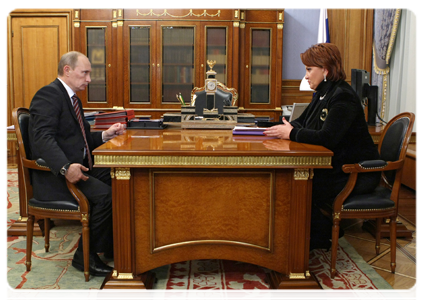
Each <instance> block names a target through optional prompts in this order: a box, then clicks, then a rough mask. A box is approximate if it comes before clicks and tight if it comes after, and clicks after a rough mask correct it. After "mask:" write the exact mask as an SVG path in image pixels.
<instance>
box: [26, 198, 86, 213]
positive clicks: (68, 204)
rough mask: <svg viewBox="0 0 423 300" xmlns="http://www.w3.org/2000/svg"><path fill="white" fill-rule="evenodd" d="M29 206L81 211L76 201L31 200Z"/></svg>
mask: <svg viewBox="0 0 423 300" xmlns="http://www.w3.org/2000/svg"><path fill="white" fill-rule="evenodd" d="M28 205H29V206H33V207H37V208H44V209H52V210H74V211H79V205H78V202H76V201H64V200H37V199H35V198H31V199H30V200H29V202H28Z"/></svg>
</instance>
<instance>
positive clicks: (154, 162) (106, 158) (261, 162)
mask: <svg viewBox="0 0 423 300" xmlns="http://www.w3.org/2000/svg"><path fill="white" fill-rule="evenodd" d="M94 161H95V164H96V165H101V166H107V165H114V166H128V165H130V166H133V167H134V166H236V167H284V166H290V167H292V166H299V167H300V166H327V167H330V166H331V157H319V156H316V157H309V156H170V155H167V156H148V155H146V156H144V155H143V156H129V155H122V156H121V155H95V156H94Z"/></svg>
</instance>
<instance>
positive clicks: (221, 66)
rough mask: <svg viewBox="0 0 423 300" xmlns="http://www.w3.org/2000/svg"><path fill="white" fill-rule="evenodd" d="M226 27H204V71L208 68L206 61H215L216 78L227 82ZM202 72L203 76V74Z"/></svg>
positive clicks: (224, 82)
mask: <svg viewBox="0 0 423 300" xmlns="http://www.w3.org/2000/svg"><path fill="white" fill-rule="evenodd" d="M227 40H228V39H227V28H226V27H208V26H207V27H206V61H205V62H204V66H205V70H204V71H205V72H206V71H208V70H209V66H208V65H207V61H208V60H210V61H215V62H216V65H215V66H214V67H213V70H214V71H216V73H217V74H216V79H217V80H218V81H219V82H221V83H223V84H225V85H226V84H227V57H228V48H227ZM205 72H204V76H205Z"/></svg>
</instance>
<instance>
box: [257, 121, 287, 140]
mask: <svg viewBox="0 0 423 300" xmlns="http://www.w3.org/2000/svg"><path fill="white" fill-rule="evenodd" d="M282 122H283V125H275V126H272V127H269V128H266V130H265V131H264V132H263V133H264V134H265V135H266V136H275V137H278V138H280V139H284V140H289V134H290V133H291V130H292V128H294V127H293V126H292V125H291V124H290V123H289V122H288V121H287V120H286V119H285V118H282Z"/></svg>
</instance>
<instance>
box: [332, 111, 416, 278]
mask: <svg viewBox="0 0 423 300" xmlns="http://www.w3.org/2000/svg"><path fill="white" fill-rule="evenodd" d="M414 118H415V116H414V114H413V113H408V112H406V113H401V114H399V115H397V116H396V117H394V118H393V119H392V120H390V121H389V122H388V124H387V125H386V126H385V129H384V131H383V133H382V135H381V140H380V143H379V145H378V150H379V153H380V157H381V159H380V160H376V161H374V160H373V161H363V162H360V163H357V164H346V165H343V167H342V169H343V171H344V172H345V173H349V174H350V175H349V179H348V182H347V184H346V186H345V188H344V189H343V190H342V191H341V192H340V193H339V194H338V196H337V197H336V199H335V201H334V203H333V205H332V207H330V213H331V215H332V222H333V223H332V257H331V278H334V277H335V273H336V256H337V250H338V237H339V223H340V221H341V219H376V224H377V225H376V254H379V250H380V227H381V224H382V219H383V218H387V219H389V220H390V221H389V224H390V240H391V272H392V273H395V266H396V239H397V236H396V224H397V223H396V222H397V214H398V195H399V190H400V187H401V176H402V171H403V166H404V159H405V155H406V151H407V147H408V142H409V140H410V136H411V133H412V129H413V124H414ZM381 171H382V178H383V181H384V182H383V183H381V185H380V186H378V187H377V188H376V190H375V191H374V192H373V193H371V194H364V195H353V196H350V194H351V192H352V190H353V189H354V186H355V183H356V181H357V175H358V174H359V173H364V172H381ZM325 211H326V212H327V210H326V209H325Z"/></svg>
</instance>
